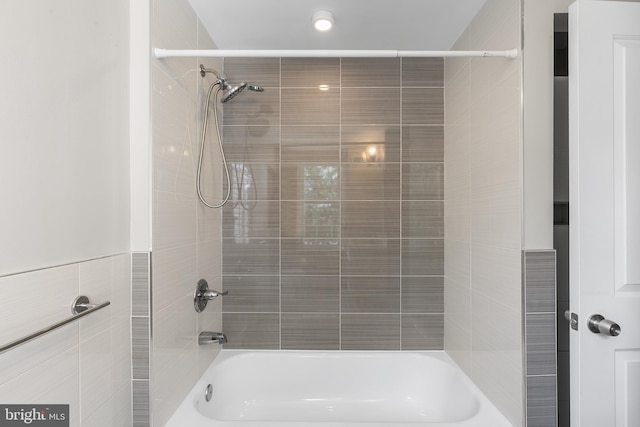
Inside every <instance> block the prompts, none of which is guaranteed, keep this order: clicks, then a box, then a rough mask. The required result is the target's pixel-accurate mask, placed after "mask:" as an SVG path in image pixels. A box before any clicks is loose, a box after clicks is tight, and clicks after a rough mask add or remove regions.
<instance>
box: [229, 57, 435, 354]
mask: <svg viewBox="0 0 640 427" xmlns="http://www.w3.org/2000/svg"><path fill="white" fill-rule="evenodd" d="M225 73H226V74H227V76H228V78H229V80H230V81H232V82H239V81H246V82H248V83H250V84H257V85H261V86H263V87H264V88H265V91H264V92H262V93H254V92H250V91H248V90H247V91H245V92H244V93H242V94H241V95H239V96H238V97H236V98H235V99H234V100H233V101H231V102H229V103H227V104H225V107H224V127H223V139H224V146H225V152H226V155H227V159H228V161H229V165H230V169H231V184H232V195H233V198H232V199H233V200H231V201H230V202H229V203H227V205H226V206H225V208H224V211H223V218H224V219H223V287H224V289H225V290H228V291H229V295H228V296H226V297H224V299H223V325H224V331H225V333H226V334H227V337H228V339H229V342H228V344H226V345H225V347H226V348H254V349H321V350H340V349H343V350H360V349H374V350H414V349H415V350H418V349H442V348H443V336H444V333H443V318H444V315H443V294H444V290H443V286H444V279H443V274H444V258H443V257H444V251H443V238H444V224H443V215H444V213H443V211H444V203H443V199H444V194H443V176H444V149H443V134H444V132H443V129H444V106H443V103H444V98H443V97H444V94H443V92H444V89H443V86H444V82H443V78H444V62H443V61H442V60H441V59H433V58H405V59H368V58H357V59H346V58H343V59H339V58H314V59H284V58H283V59H244V58H243V59H227V60H226V61H225ZM320 85H327V86H328V90H325V91H322V90H320V89H319V87H320ZM370 150H371V151H370ZM374 150H375V151H374Z"/></svg>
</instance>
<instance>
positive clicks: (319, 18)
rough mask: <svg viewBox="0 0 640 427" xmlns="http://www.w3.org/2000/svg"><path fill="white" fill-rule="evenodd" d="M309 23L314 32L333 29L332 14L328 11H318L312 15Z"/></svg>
mask: <svg viewBox="0 0 640 427" xmlns="http://www.w3.org/2000/svg"><path fill="white" fill-rule="evenodd" d="M311 22H313V28H314V29H315V30H316V31H321V32H324V31H329V30H330V29H331V27H333V13H331V12H329V11H328V10H319V11H317V12H316V13H314V14H313V18H311Z"/></svg>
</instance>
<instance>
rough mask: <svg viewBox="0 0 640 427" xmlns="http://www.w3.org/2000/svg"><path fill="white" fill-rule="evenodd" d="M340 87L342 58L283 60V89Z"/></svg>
mask: <svg viewBox="0 0 640 427" xmlns="http://www.w3.org/2000/svg"><path fill="white" fill-rule="evenodd" d="M320 85H327V86H329V88H337V87H339V86H340V58H282V87H313V88H318V87H319V86H320Z"/></svg>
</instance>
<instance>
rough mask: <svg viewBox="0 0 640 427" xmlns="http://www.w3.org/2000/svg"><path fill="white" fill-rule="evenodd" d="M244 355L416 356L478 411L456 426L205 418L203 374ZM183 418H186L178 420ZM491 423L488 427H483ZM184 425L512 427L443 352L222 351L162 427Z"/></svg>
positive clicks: (224, 426)
mask: <svg viewBox="0 0 640 427" xmlns="http://www.w3.org/2000/svg"><path fill="white" fill-rule="evenodd" d="M248 353H262V354H265V353H266V354H281V353H287V354H296V353H302V354H318V353H328V354H332V355H339V354H382V355H392V354H399V355H405V356H406V355H410V354H419V355H424V356H429V357H432V358H434V359H436V360H437V361H439V362H443V363H445V364H447V365H449V366H451V367H452V368H453V369H454V370H456V371H457V373H458V374H459V375H460V377H461V380H462V381H463V383H464V385H465V386H466V387H468V388H469V390H470V391H471V392H472V393H473V394H474V396H476V398H477V399H478V401H479V406H480V407H479V409H478V413H477V414H476V416H474V417H472V418H470V419H466V420H463V421H458V422H435V423H433V422H429V423H423V422H403V423H398V422H394V423H387V422H375V423H370V422H323V421H305V422H296V421H218V420H213V419H211V418H208V417H206V416H205V415H204V414H202V413H201V412H200V411H199V410H198V408H197V400H198V399H199V398H201V397H202V395H203V393H204V390H205V388H206V386H207V384H209V383H210V382H211V381H210V380H208V379H207V374H209V373H210V371H212V370H213V369H215V366H216V365H219V364H220V363H222V362H224V361H225V360H228V359H229V358H232V357H234V356H237V355H243V354H248ZM182 417H187V418H182ZM486 422H491V424H484V423H486ZM185 423H187V424H188V425H190V426H193V427H208V426H211V427H254V426H260V427H282V426H287V427H305V426H308V425H309V424H313V425H314V426H316V427H355V426H362V427H365V426H366V427H369V426H375V427H398V426H406V427H423V426H424V427H477V426H484V425H491V426H492V427H513V426H512V424H511V423H510V422H509V421H507V419H506V418H505V417H504V415H502V413H500V412H499V411H498V410H497V408H496V407H495V406H494V405H493V404H492V403H491V402H490V401H489V399H488V398H487V396H486V395H485V394H484V393H483V392H482V391H481V390H480V389H479V388H478V386H476V384H475V383H474V382H473V381H472V380H471V378H470V377H469V376H468V375H467V374H466V373H465V372H464V371H463V370H462V369H461V368H460V366H459V365H458V364H457V363H456V362H455V361H454V360H453V359H452V358H451V356H449V354H447V352H446V351H444V350H391V351H389V350H272V349H255V350H254V349H222V350H220V351H219V353H218V354H217V355H216V357H215V358H214V360H213V362H212V363H211V364H210V365H209V366H208V367H207V369H206V370H205V371H204V372H203V373H202V375H201V376H200V378H199V379H198V380H197V381H196V384H195V385H194V387H193V388H192V389H191V391H190V392H189V393H188V394H187V396H186V397H185V399H184V400H183V401H182V402H181V404H180V405H179V406H178V408H177V409H176V410H175V411H174V413H173V414H172V416H171V418H170V419H169V421H168V422H167V424H166V425H165V426H166V427H174V426H175V427H178V426H182V425H185Z"/></svg>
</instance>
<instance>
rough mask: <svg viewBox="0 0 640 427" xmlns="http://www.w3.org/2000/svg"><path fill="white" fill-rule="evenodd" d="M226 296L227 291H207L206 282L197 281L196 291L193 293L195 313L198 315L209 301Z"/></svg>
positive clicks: (207, 285) (202, 280)
mask: <svg viewBox="0 0 640 427" xmlns="http://www.w3.org/2000/svg"><path fill="white" fill-rule="evenodd" d="M228 294H229V291H224V292H219V291H214V290H212V289H209V284H208V283H207V281H206V280H204V279H200V280H198V284H197V285H196V290H195V292H194V293H193V307H194V308H195V309H196V312H198V313H200V312H201V311H202V310H204V309H205V308H207V303H208V302H209V301H210V300H212V299H214V298H218V297H222V296H225V295H228Z"/></svg>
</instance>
